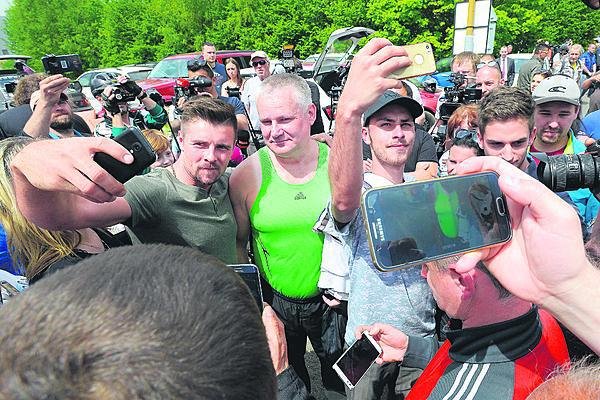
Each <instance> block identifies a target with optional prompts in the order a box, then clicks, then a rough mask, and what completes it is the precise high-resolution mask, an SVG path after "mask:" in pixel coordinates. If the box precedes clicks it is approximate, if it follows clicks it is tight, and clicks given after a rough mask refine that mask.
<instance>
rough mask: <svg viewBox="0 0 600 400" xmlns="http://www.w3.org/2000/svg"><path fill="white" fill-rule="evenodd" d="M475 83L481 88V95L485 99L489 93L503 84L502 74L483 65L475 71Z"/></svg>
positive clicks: (497, 69)
mask: <svg viewBox="0 0 600 400" xmlns="http://www.w3.org/2000/svg"><path fill="white" fill-rule="evenodd" d="M475 83H476V84H477V86H478V87H480V88H481V91H482V95H483V96H484V97H485V96H487V95H488V93H489V92H491V91H492V90H494V89H496V88H497V87H500V86H502V85H503V84H504V81H503V79H502V73H501V72H500V69H499V68H498V67H495V66H494V67H492V66H489V65H484V66H482V67H481V68H479V69H478V70H477V74H476V75H475Z"/></svg>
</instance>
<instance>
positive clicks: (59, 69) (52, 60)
mask: <svg viewBox="0 0 600 400" xmlns="http://www.w3.org/2000/svg"><path fill="white" fill-rule="evenodd" d="M42 64H43V65H44V70H46V73H48V74H50V75H55V74H65V73H66V72H74V73H76V74H81V73H82V72H83V67H82V65H81V58H79V54H65V55H62V56H55V55H54V54H48V55H46V56H44V57H42Z"/></svg>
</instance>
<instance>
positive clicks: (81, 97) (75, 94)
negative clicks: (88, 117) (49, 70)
mask: <svg viewBox="0 0 600 400" xmlns="http://www.w3.org/2000/svg"><path fill="white" fill-rule="evenodd" d="M82 89H83V88H82V86H81V85H80V84H79V83H78V82H77V81H74V82H72V83H71V84H70V85H69V87H68V88H67V90H65V93H66V94H67V97H68V98H69V101H70V102H71V107H72V109H73V112H76V113H79V112H82V111H89V110H92V109H93V107H92V104H91V103H90V101H89V99H88V97H87V96H86V95H85V94H84V93H83V90H82Z"/></svg>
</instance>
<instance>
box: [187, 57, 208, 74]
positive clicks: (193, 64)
mask: <svg viewBox="0 0 600 400" xmlns="http://www.w3.org/2000/svg"><path fill="white" fill-rule="evenodd" d="M205 66H206V60H205V59H203V58H194V59H193V60H189V61H188V62H187V69H189V70H190V71H192V72H195V71H198V70H199V69H200V68H202V67H205Z"/></svg>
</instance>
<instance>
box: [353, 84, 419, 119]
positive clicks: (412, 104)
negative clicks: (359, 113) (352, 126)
mask: <svg viewBox="0 0 600 400" xmlns="http://www.w3.org/2000/svg"><path fill="white" fill-rule="evenodd" d="M390 104H398V105H401V106H402V107H404V108H406V109H407V110H408V112H409V113H410V115H412V117H413V118H417V117H418V116H419V115H421V114H423V106H421V105H420V104H419V103H418V102H417V101H416V100H414V99H413V98H412V97H407V96H401V95H399V94H398V93H396V92H392V91H391V90H386V91H385V92H384V93H383V94H382V95H381V96H379V98H378V99H377V100H376V101H375V103H373V104H371V106H370V107H369V108H367V111H365V113H364V114H363V126H367V124H368V123H369V119H370V118H371V117H372V116H373V114H375V113H376V112H378V111H379V110H381V109H382V108H383V107H385V106H387V105H390Z"/></svg>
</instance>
